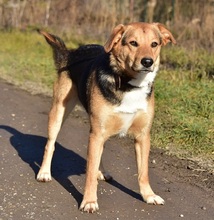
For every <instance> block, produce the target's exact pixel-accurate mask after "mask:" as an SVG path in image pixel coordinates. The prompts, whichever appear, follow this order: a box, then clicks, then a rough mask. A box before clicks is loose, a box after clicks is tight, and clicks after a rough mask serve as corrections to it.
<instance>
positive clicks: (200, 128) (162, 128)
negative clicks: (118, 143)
mask: <svg viewBox="0 0 214 220" xmlns="http://www.w3.org/2000/svg"><path fill="white" fill-rule="evenodd" d="M0 40H1V47H0V77H1V78H4V79H6V80H7V81H10V82H12V83H14V84H17V85H19V86H22V87H24V88H27V89H30V90H31V91H32V90H34V91H36V92H37V93H45V92H46V91H51V88H52V84H53V81H54V79H55V77H56V74H55V70H54V65H53V60H52V51H51V49H50V47H49V46H48V45H47V44H46V42H45V40H44V39H43V37H42V36H40V35H39V34H37V33H36V32H25V33H21V32H16V31H12V32H0ZM73 42H74V43H73ZM77 43H78V40H77V39H74V40H70V41H67V42H66V44H67V45H69V47H75V46H76V45H77ZM87 43H89V42H87ZM161 61H162V65H161V68H160V71H159V74H158V77H157V79H156V83H155V96H156V115H155V120H154V124H153V129H152V145H153V146H157V147H160V148H164V149H167V150H168V151H169V152H172V153H174V154H177V155H179V156H187V157H189V158H193V157H201V158H206V159H211V160H212V161H213V160H214V159H213V158H214V126H213V125H214V103H213V97H214V96H213V91H214V82H213V75H214V54H213V53H208V52H207V51H204V50H200V51H199V50H195V51H190V50H187V49H185V48H181V47H179V46H173V47H171V46H170V47H165V48H163V50H162V56H161Z"/></svg>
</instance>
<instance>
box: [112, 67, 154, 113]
mask: <svg viewBox="0 0 214 220" xmlns="http://www.w3.org/2000/svg"><path fill="white" fill-rule="evenodd" d="M157 70H158V69H157V68H155V70H154V71H153V72H150V73H147V74H138V76H137V77H136V79H133V80H131V81H129V84H130V85H133V86H136V87H138V88H135V89H132V90H131V91H129V92H126V93H125V94H124V97H123V99H122V102H121V104H120V105H119V106H117V107H116V108H115V112H122V113H136V112H137V111H138V110H143V111H145V112H147V105H148V102H147V96H148V94H149V93H150V92H151V85H152V83H153V81H154V79H155V76H156V74H157Z"/></svg>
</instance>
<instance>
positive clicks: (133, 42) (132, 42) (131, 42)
mask: <svg viewBox="0 0 214 220" xmlns="http://www.w3.org/2000/svg"><path fill="white" fill-rule="evenodd" d="M129 43H130V44H131V45H132V46H133V47H137V46H138V43H137V42H136V41H134V40H133V41H130V42H129Z"/></svg>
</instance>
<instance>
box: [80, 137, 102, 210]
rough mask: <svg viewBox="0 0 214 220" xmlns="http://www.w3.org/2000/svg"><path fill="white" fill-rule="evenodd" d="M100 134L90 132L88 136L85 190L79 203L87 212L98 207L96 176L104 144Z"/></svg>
mask: <svg viewBox="0 0 214 220" xmlns="http://www.w3.org/2000/svg"><path fill="white" fill-rule="evenodd" d="M101 136H102V135H100V134H93V133H91V134H90V137H89V146H88V155H87V169H86V184H85V192H84V197H83V201H82V203H81V205H80V210H81V211H84V212H89V213H93V212H95V211H97V210H98V209H99V206H98V203H97V184H98V181H97V176H98V172H99V165H100V160H101V156H102V152H103V144H104V139H103V138H102V137H101Z"/></svg>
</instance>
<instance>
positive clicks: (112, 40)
mask: <svg viewBox="0 0 214 220" xmlns="http://www.w3.org/2000/svg"><path fill="white" fill-rule="evenodd" d="M124 31H125V26H124V25H123V24H119V25H117V26H116V27H115V28H114V29H113V31H112V33H111V35H110V37H109V39H108V40H107V42H106V43H105V45H104V49H105V51H106V52H107V53H108V52H110V51H111V50H112V48H113V47H114V45H115V44H116V43H118V41H119V40H120V39H121V38H122V35H123V33H124Z"/></svg>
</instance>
